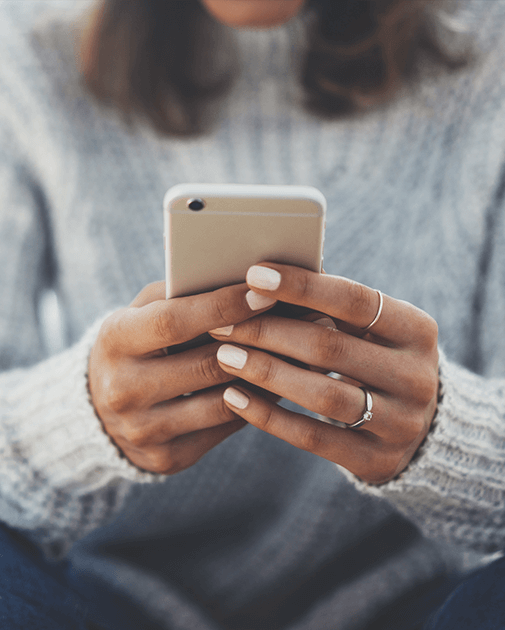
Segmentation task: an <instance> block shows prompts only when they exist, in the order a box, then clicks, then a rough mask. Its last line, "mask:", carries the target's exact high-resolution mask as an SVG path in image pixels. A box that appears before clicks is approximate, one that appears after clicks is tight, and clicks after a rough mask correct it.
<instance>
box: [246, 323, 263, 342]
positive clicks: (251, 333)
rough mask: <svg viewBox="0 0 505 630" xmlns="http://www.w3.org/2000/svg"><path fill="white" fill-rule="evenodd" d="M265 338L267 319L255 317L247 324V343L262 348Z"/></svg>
mask: <svg viewBox="0 0 505 630" xmlns="http://www.w3.org/2000/svg"><path fill="white" fill-rule="evenodd" d="M264 338H265V318H264V317H253V319H250V320H249V321H248V322H247V342H248V343H249V344H251V345H253V346H260V345H261V343H262V341H263V340H264Z"/></svg>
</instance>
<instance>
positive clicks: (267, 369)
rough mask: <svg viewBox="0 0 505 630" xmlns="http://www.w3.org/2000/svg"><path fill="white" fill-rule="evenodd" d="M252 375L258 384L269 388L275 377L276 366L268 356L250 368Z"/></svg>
mask: <svg viewBox="0 0 505 630" xmlns="http://www.w3.org/2000/svg"><path fill="white" fill-rule="evenodd" d="M252 377H253V379H254V382H255V383H256V384H258V385H261V386H263V387H265V389H270V388H271V387H272V386H273V385H274V383H275V381H276V378H277V368H276V364H275V362H274V361H273V360H272V359H270V358H269V357H268V356H266V357H265V359H264V360H263V361H261V363H260V364H259V365H256V366H255V367H254V368H253V369H252Z"/></svg>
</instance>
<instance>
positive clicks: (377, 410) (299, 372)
mask: <svg viewBox="0 0 505 630" xmlns="http://www.w3.org/2000/svg"><path fill="white" fill-rule="evenodd" d="M217 358H218V361H219V363H220V364H221V366H222V367H223V369H224V370H225V371H228V372H229V373H230V374H233V375H235V376H237V377H239V378H241V379H243V380H245V381H247V382H248V383H252V384H253V385H257V386H259V387H261V388H263V389H266V390H268V391H270V392H273V393H275V394H278V395H279V396H282V397H283V398H287V399H288V400H291V401H292V402H294V403H296V404H298V405H300V406H302V407H305V408H306V409H309V410H310V411H313V412H314V413H317V414H320V415H322V416H326V417H328V418H331V419H333V420H337V421H338V422H343V423H345V424H354V423H355V422H357V421H358V420H359V419H360V418H361V417H362V416H363V413H364V412H365V407H366V406H365V403H366V400H365V394H364V392H363V391H362V390H361V389H360V388H358V387H355V386H353V385H349V384H348V383H344V382H342V381H339V380H337V379H333V378H331V377H329V376H326V375H323V374H317V373H315V372H311V371H309V370H304V369H301V368H298V367H295V366H293V365H290V364H289V363H285V362H284V361H282V360H281V359H278V358H277V357H273V356H271V355H269V354H267V353H264V352H260V351H258V350H254V349H251V348H248V349H247V350H246V349H245V348H239V347H237V346H232V345H228V344H225V345H222V346H221V347H220V348H219V350H218V353H217ZM373 402H374V416H375V415H377V418H378V421H377V422H369V423H367V426H366V429H367V431H371V432H372V433H374V434H376V435H380V436H388V435H390V434H391V432H392V431H394V430H395V427H394V426H393V425H392V424H391V423H388V422H386V423H385V422H383V421H382V422H381V420H380V419H381V418H385V417H386V413H385V406H386V402H385V401H384V400H383V399H382V398H381V397H380V396H379V395H378V394H374V398H373Z"/></svg>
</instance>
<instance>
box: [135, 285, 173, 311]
mask: <svg viewBox="0 0 505 630" xmlns="http://www.w3.org/2000/svg"><path fill="white" fill-rule="evenodd" d="M165 296H166V284H165V282H164V281H163V282H151V284H148V285H147V286H145V287H144V288H143V289H142V291H140V293H139V294H138V295H137V296H136V298H135V299H134V300H133V302H132V303H131V304H130V306H133V307H136V308H140V307H141V306H145V305H146V304H150V303H151V302H156V301H157V300H164V299H165Z"/></svg>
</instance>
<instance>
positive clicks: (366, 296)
mask: <svg viewBox="0 0 505 630" xmlns="http://www.w3.org/2000/svg"><path fill="white" fill-rule="evenodd" d="M372 295H373V294H372V293H371V292H370V289H369V288H368V287H365V286H364V285H363V284H360V283H359V282H352V283H351V285H350V287H349V313H350V316H351V318H352V320H353V321H354V320H355V319H357V320H358V321H359V320H360V319H362V318H363V314H364V313H367V314H369V313H372V312H373V314H372V317H374V316H375V311H374V309H375V304H374V303H372ZM370 321H371V320H370Z"/></svg>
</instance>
